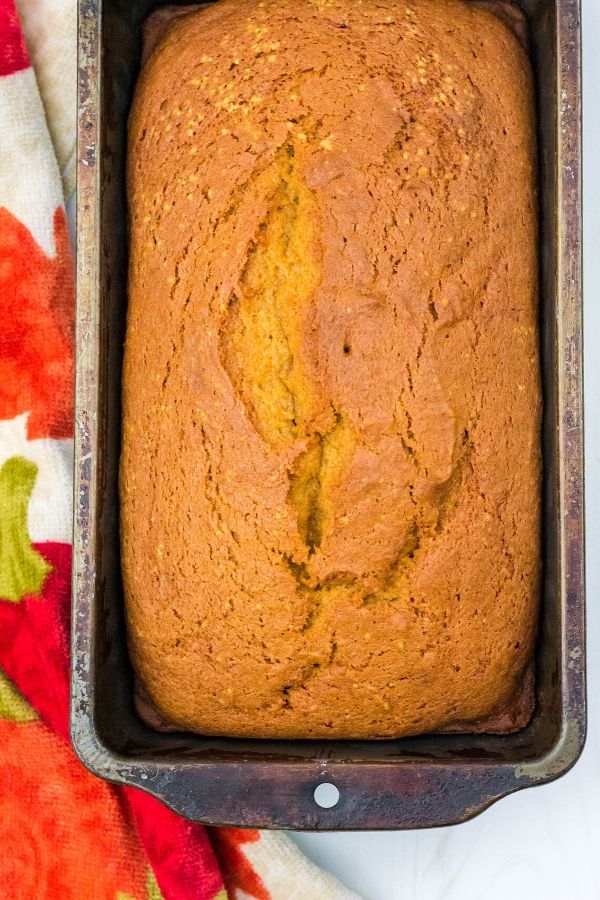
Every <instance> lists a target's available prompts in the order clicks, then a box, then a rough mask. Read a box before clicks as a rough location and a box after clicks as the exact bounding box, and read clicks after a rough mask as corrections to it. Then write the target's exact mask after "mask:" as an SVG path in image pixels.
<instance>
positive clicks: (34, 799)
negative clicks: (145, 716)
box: [0, 720, 148, 900]
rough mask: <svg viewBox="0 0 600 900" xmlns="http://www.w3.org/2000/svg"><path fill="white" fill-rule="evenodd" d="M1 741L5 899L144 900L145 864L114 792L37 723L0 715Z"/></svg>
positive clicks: (0, 863) (0, 866)
mask: <svg viewBox="0 0 600 900" xmlns="http://www.w3.org/2000/svg"><path fill="white" fill-rule="evenodd" d="M0 746H1V747H2V754H1V755H0V779H1V781H2V792H1V793H0V847H1V848H2V852H1V853H0V885H2V892H1V893H2V897H6V898H9V897H11V898H12V897H14V898H17V897H22V898H24V900H25V898H27V900H29V898H34V897H35V898H44V900H115V898H116V897H117V896H118V895H119V894H121V895H125V896H127V897H131V898H134V900H145V898H146V897H147V896H148V883H147V864H146V862H145V860H144V857H143V853H142V850H141V847H140V845H139V843H138V839H137V837H136V835H135V833H134V831H133V829H132V828H131V827H130V825H129V823H128V821H127V819H126V817H125V815H124V812H123V809H122V807H121V804H120V802H119V799H118V795H117V794H116V792H114V791H113V790H112V789H111V788H110V787H109V785H107V784H105V783H104V782H103V781H100V780H99V779H98V778H95V777H94V776H93V775H90V773H89V772H86V771H85V770H84V769H83V768H82V766H81V765H80V763H79V761H78V760H77V759H76V758H75V755H74V754H73V752H72V751H71V750H70V748H69V747H68V746H67V745H66V744H65V743H64V742H63V741H62V740H61V739H60V738H58V737H56V736H55V735H53V734H52V733H51V732H50V731H49V730H48V729H47V728H46V727H45V725H43V724H42V723H41V722H29V723H27V724H15V723H14V722H8V721H5V720H0ZM116 848H119V851H118V852H116Z"/></svg>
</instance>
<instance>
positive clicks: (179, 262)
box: [121, 0, 540, 738]
mask: <svg viewBox="0 0 600 900" xmlns="http://www.w3.org/2000/svg"><path fill="white" fill-rule="evenodd" d="M489 6H490V4H489V3H488V4H486V5H483V4H478V3H469V2H466V0H401V2H398V0H261V2H258V0H220V2H218V3H216V4H214V5H210V6H208V7H203V8H201V9H198V10H194V11H192V12H189V11H188V12H187V13H186V14H184V15H181V14H180V11H175V12H173V13H172V14H167V17H166V18H165V16H164V14H163V15H162V18H161V21H160V23H158V25H159V26H160V27H159V32H160V33H159V34H158V33H157V34H155V35H154V38H153V39H152V40H151V50H150V52H149V54H148V58H147V59H146V62H145V63H144V65H143V68H142V72H141V75H140V78H139V83H138V85H137V90H136V94H135V100H134V104H133V108H132V111H131V117H130V131H129V157H128V160H129V162H128V190H129V209H130V226H131V227H130V233H131V247H130V275H129V307H128V324H127V339H126V348H125V363H124V374H123V404H124V409H123V413H124V419H123V423H124V424H123V449H122V459H121V534H122V562H123V577H124V587H125V598H126V612H127V622H128V632H129V643H130V651H131V656H132V660H133V663H134V666H135V670H136V673H137V679H138V705H139V708H140V710H141V712H142V714H143V715H144V717H145V718H146V719H147V720H148V721H149V722H151V723H153V724H155V725H156V726H157V727H162V728H177V729H184V730H191V731H195V732H199V733H202V734H212V735H232V736H253V737H283V738H292V737H307V738H317V737H318V738H391V737H397V736H401V735H410V734H417V733H422V732H432V731H433V732H435V731H461V730H462V731H510V730H515V729H517V728H520V727H522V726H523V725H524V724H525V723H526V722H527V720H528V718H529V716H530V714H531V710H532V702H533V700H532V696H533V694H532V669H531V657H532V648H533V642H534V638H535V626H536V618H537V602H538V588H539V570H540V564H539V506H540V377H539V360H538V332H537V319H536V281H537V265H536V202H535V178H534V161H535V160H534V110H533V101H532V85H531V74H530V69H529V64H528V60H527V56H526V53H525V51H524V50H523V48H522V46H521V44H520V43H519V40H518V39H517V37H516V36H515V34H514V32H513V30H511V28H510V27H509V24H507V22H506V21H504V20H503V19H502V18H500V17H497V16H495V15H494V13H493V11H490V10H489V8H487V7H489ZM157 27H158V26H157Z"/></svg>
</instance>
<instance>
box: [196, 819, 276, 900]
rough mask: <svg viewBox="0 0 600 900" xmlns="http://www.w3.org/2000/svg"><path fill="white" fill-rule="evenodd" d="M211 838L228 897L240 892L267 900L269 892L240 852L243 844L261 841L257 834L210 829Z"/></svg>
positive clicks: (256, 898)
mask: <svg viewBox="0 0 600 900" xmlns="http://www.w3.org/2000/svg"><path fill="white" fill-rule="evenodd" d="M210 837H211V841H212V845H213V847H214V850H215V854H216V857H217V859H218V861H219V865H220V867H221V872H222V873H223V881H224V882H225V887H226V888H227V894H228V896H229V897H236V896H237V891H238V890H239V891H243V892H244V894H247V895H248V896H249V897H253V898H255V900H270V895H269V892H268V891H267V889H266V888H265V886H264V884H263V883H262V880H261V879H260V878H259V876H258V875H257V873H256V872H255V871H254V869H253V868H252V866H251V865H250V861H249V860H248V857H247V856H246V854H245V853H244V851H243V849H242V845H243V844H249V843H251V844H252V843H254V842H255V841H258V840H260V832H259V831H255V830H253V829H251V828H213V829H211V831H210Z"/></svg>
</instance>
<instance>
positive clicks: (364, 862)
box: [294, 0, 600, 900]
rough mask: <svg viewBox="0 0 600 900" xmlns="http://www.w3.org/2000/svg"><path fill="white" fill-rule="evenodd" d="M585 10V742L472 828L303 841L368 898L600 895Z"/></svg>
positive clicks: (596, 159)
mask: <svg viewBox="0 0 600 900" xmlns="http://www.w3.org/2000/svg"><path fill="white" fill-rule="evenodd" d="M582 5H583V34H584V41H583V44H584V95H585V97H586V102H585V106H584V114H585V127H584V152H585V158H586V165H585V167H584V185H585V186H584V206H585V210H584V213H585V241H584V250H585V254H586V259H585V292H586V303H585V317H586V322H585V340H586V347H587V353H586V359H585V364H586V378H585V381H586V388H585V389H586V417H587V419H586V441H587V451H586V466H587V471H586V479H587V489H586V497H587V546H588V569H587V590H588V693H589V708H590V721H589V732H588V740H587V744H586V747H585V750H584V753H583V756H582V758H581V760H580V761H579V763H578V764H577V766H576V767H575V769H573V770H572V771H571V772H570V773H569V774H568V775H566V776H565V777H564V778H562V779H560V780H559V781H557V782H554V783H553V784H550V785H547V786H544V787H538V788H534V789H533V790H527V791H522V792H520V793H518V794H514V795H513V796H511V797H508V798H505V799H504V800H501V801H500V802H499V803H497V804H496V805H495V806H493V807H492V808H491V809H489V810H488V811H487V812H485V813H483V815H481V816H479V817H478V818H476V819H474V820H473V821H471V822H468V823H467V824H465V825H458V826H453V827H451V828H444V829H435V830H431V831H428V832H416V831H413V832H397V833H389V832H375V833H371V834H358V833H351V834H335V835H326V834H305V835H295V836H294V837H295V840H297V842H298V844H299V845H300V846H301V847H302V848H303V849H304V851H305V852H306V853H307V854H308V855H309V856H310V857H311V858H312V859H313V860H315V862H318V863H320V864H321V865H322V866H323V867H324V868H326V869H328V870H329V871H331V872H333V873H334V874H335V875H337V876H338V877H339V878H340V879H341V880H342V881H344V882H345V883H346V884H347V885H348V887H351V888H354V889H355V890H356V891H358V892H359V893H361V894H362V896H363V897H364V898H367V900H507V898H510V900H595V898H600V809H599V807H600V716H598V711H599V708H600V699H599V698H600V608H599V605H598V596H599V594H600V552H598V549H597V547H598V542H599V540H600V519H599V509H600V352H599V351H598V345H599V344H600V302H599V299H598V291H599V289H600V197H599V192H600V153H599V152H598V148H599V147H600V89H599V86H600V52H599V49H598V48H599V47H600V2H599V0H582Z"/></svg>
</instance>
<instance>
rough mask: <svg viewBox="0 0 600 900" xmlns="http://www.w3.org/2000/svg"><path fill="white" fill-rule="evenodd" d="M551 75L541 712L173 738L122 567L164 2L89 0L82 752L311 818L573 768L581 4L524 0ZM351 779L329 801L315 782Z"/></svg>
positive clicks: (387, 811)
mask: <svg viewBox="0 0 600 900" xmlns="http://www.w3.org/2000/svg"><path fill="white" fill-rule="evenodd" d="M521 5H522V7H523V9H524V11H525V13H526V15H527V17H528V20H529V30H530V41H531V55H532V59H533V65H534V69H535V74H536V84H537V109H538V122H539V168H540V202H541V228H540V242H541V254H540V258H541V314H540V315H541V330H542V358H543V380H544V400H545V414H544V434H543V442H544V469H545V475H544V512H543V517H544V524H543V557H544V579H543V596H542V609H541V623H540V633H539V640H538V647H537V659H536V710H535V714H534V716H533V719H532V721H531V723H530V724H529V725H528V726H527V728H525V729H524V730H523V731H521V732H519V733H517V734H512V735H504V736H498V735H478V736H473V735H433V736H425V737H419V738H410V739H404V740H397V741H386V742H352V741H331V742H320V741H287V742H286V741H265V740H233V739H218V738H203V737H198V736H194V735H190V734H158V733H156V732H154V731H152V730H151V729H150V728H148V727H147V726H145V725H144V724H143V723H142V722H141V721H140V720H139V719H138V718H137V716H136V715H135V712H134V709H133V703H132V672H131V667H130V663H129V659H128V655H127V647H126V640H125V628H124V621H123V595H122V586H121V574H120V566H119V538H118V520H119V513H118V492H117V466H118V458H119V433H120V369H121V352H122V343H123V333H124V319H125V308H126V272H127V230H126V203H125V186H124V168H125V134H126V119H127V113H128V109H129V104H130V101H131V95H132V89H133V85H134V83H135V79H136V76H137V73H138V69H139V59H140V43H141V23H142V22H143V20H144V19H145V17H146V16H147V15H148V13H149V12H150V11H151V10H152V9H154V8H155V6H156V3H153V2H151V0H81V2H80V9H79V16H80V21H79V29H80V31H79V53H80V57H79V164H78V208H77V220H78V221H77V225H78V248H77V249H78V254H77V255H78V307H77V352H78V359H77V413H76V437H75V548H74V550H75V552H74V572H73V603H74V610H73V613H74V614H73V623H74V627H73V663H72V666H73V668H72V707H71V731H72V737H73V742H74V745H75V749H76V750H77V752H78V754H79V756H80V757H81V759H82V760H83V762H84V763H85V764H86V765H87V766H88V767H89V768H90V769H91V770H92V771H94V772H96V773H97V774H98V775H101V776H102V777H104V778H107V779H109V780H111V781H115V782H120V783H123V784H129V785H134V786H136V787H140V788H142V789H143V790H146V791H149V792H150V793H152V794H154V795H155V796H156V797H159V798H160V799H161V800H163V801H164V802H165V803H167V804H168V805H169V806H170V807H172V808H173V809H174V810H176V811H177V812H179V813H181V814H183V815H184V816H187V817H188V818H190V819H194V820H198V821H202V822H205V823H211V824H231V825H238V826H253V827H279V828H295V829H323V830H327V829H371V828H416V827H425V826H432V825H444V824H450V823H454V822H460V821H462V820H465V819H467V818H469V817H470V816H473V815H475V814H476V813H478V812H480V811H481V810H483V809H485V807H487V806H489V805H490V804H491V803H492V802H494V801H495V800H497V799H499V798H500V797H503V796H505V795H506V794H510V793H511V792H512V791H516V790H518V789H520V788H524V787H530V786H533V785H538V784H542V783H544V782H547V781H550V780H551V779H553V778H556V777H557V776H559V775H562V774H563V773H564V772H565V771H566V770H567V769H568V768H569V767H570V766H571V765H572V764H573V763H574V762H575V760H576V759H577V758H578V756H579V754H580V752H581V749H582V747H583V742H584V736H585V727H586V709H585V686H584V674H585V647H584V580H583V576H584V572H583V563H584V542H583V456H582V427H583V423H582V365H581V364H582V356H581V352H582V347H581V341H582V322H581V315H582V302H581V270H580V267H581V255H580V254H581V249H580V247H581V245H580V237H581V193H580V159H581V144H580V137H581V135H580V131H581V128H580V125H581V123H580V115H581V97H580V8H579V0H522V2H521ZM322 781H329V782H333V783H334V784H335V785H337V787H338V789H339V791H340V797H339V801H338V803H337V804H336V805H335V806H334V807H332V808H331V809H322V808H320V807H319V806H318V805H317V804H316V802H315V800H314V797H313V792H314V789H315V787H316V786H317V784H319V782H322Z"/></svg>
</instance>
